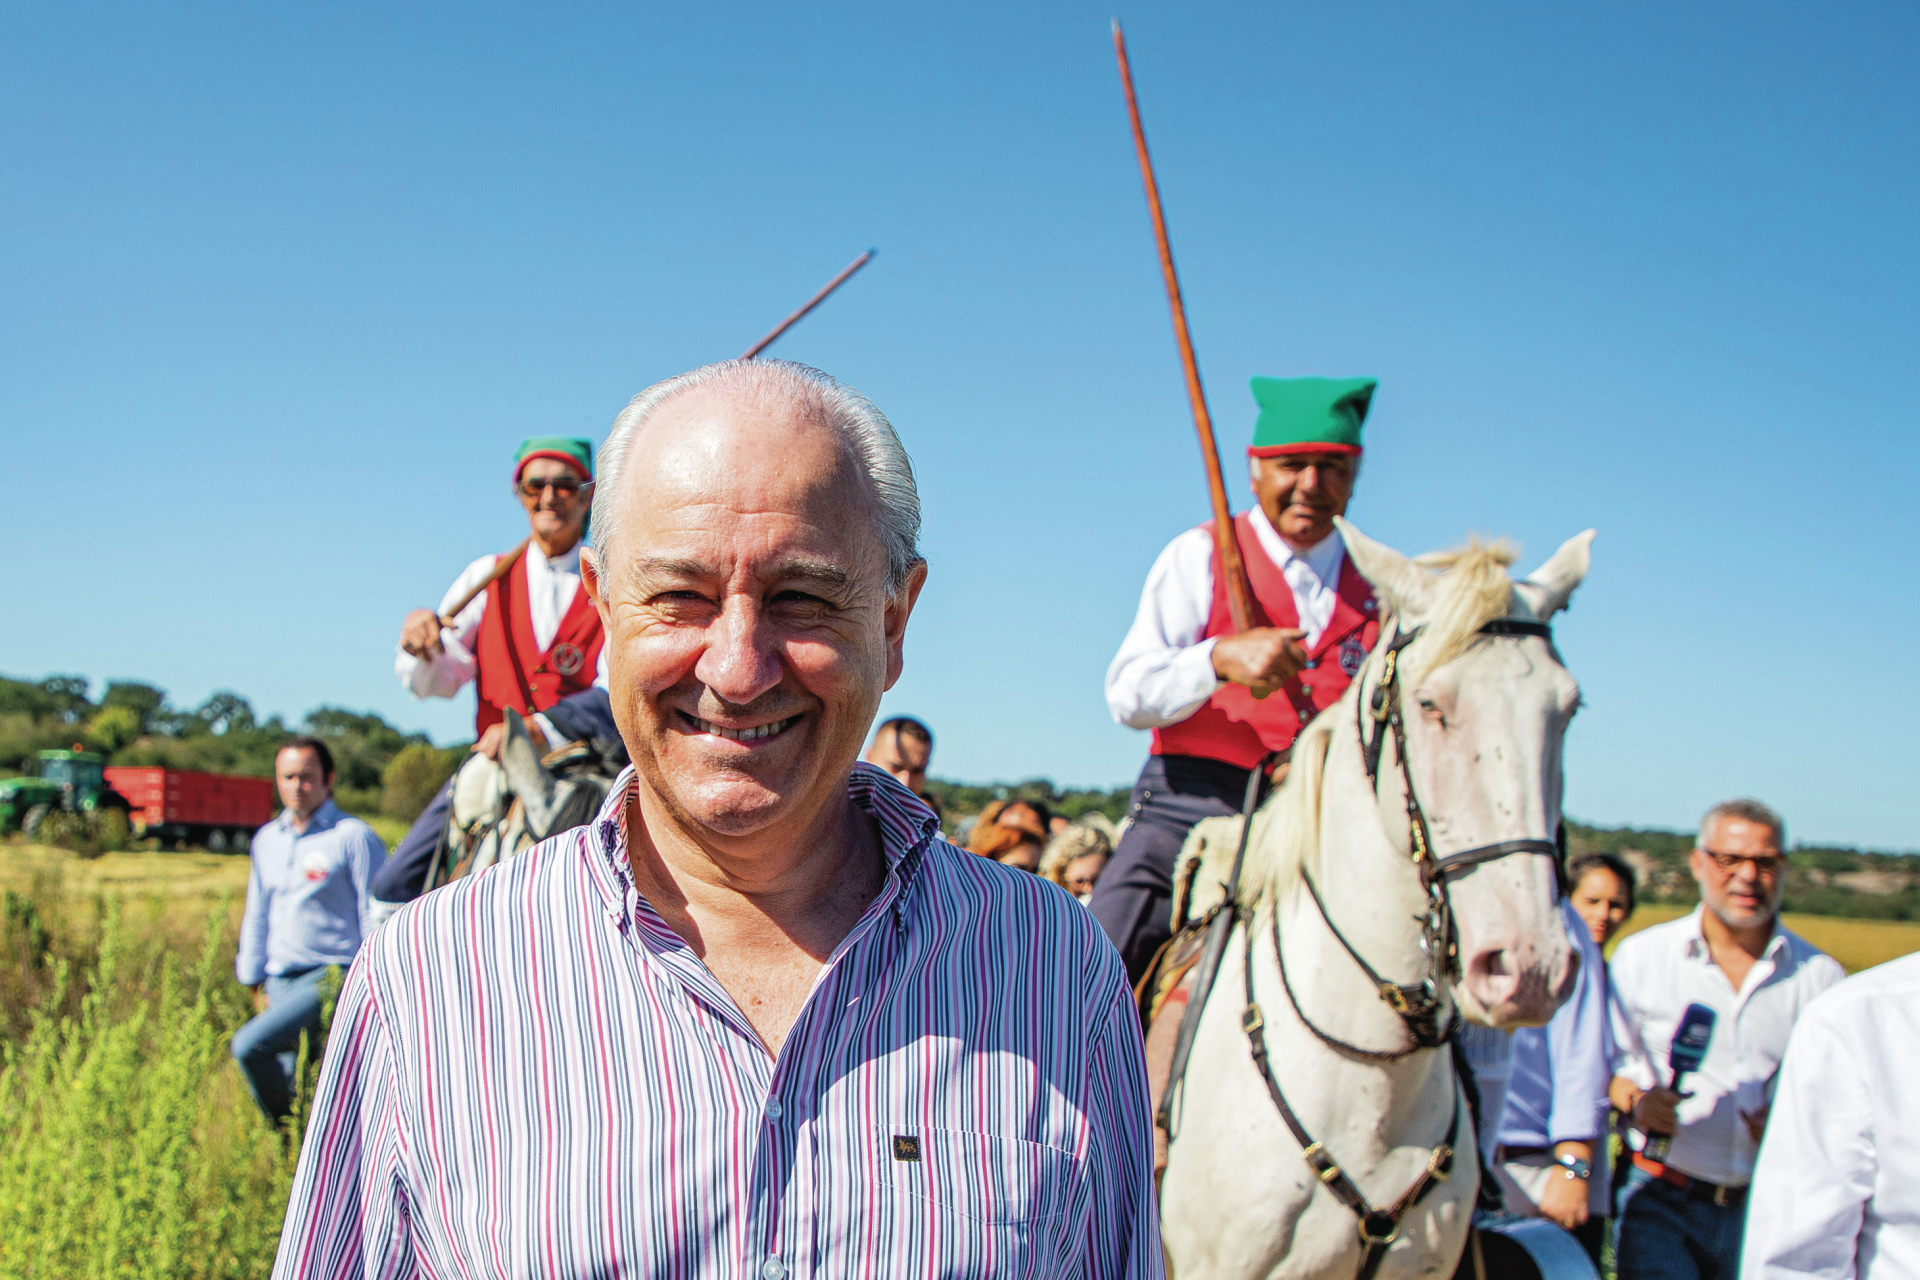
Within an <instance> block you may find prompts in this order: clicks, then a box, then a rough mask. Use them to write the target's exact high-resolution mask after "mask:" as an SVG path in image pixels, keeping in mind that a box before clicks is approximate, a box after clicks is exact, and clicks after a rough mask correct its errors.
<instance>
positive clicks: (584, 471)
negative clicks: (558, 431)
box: [513, 436, 593, 480]
mask: <svg viewBox="0 0 1920 1280" xmlns="http://www.w3.org/2000/svg"><path fill="white" fill-rule="evenodd" d="M535 458H558V459H560V461H562V462H568V463H572V464H573V467H574V469H575V470H576V471H578V472H579V473H580V478H581V479H583V480H591V479H593V441H591V440H582V439H580V438H579V437H577V436H529V437H527V438H526V439H525V440H522V441H521V442H520V448H519V451H518V452H516V453H515V454H514V455H513V478H514V479H515V480H518V479H519V478H520V473H521V472H522V471H524V470H525V469H526V466H527V464H528V463H529V462H532V461H533V460H534V459H535Z"/></svg>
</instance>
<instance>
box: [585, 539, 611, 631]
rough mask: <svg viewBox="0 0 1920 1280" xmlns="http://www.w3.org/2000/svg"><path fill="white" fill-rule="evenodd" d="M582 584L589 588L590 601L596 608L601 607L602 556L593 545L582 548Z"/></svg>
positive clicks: (588, 596)
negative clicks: (600, 556)
mask: <svg viewBox="0 0 1920 1280" xmlns="http://www.w3.org/2000/svg"><path fill="white" fill-rule="evenodd" d="M580 585H581V586H583V587H585V588H586V589H587V600H588V602H589V603H591V604H592V605H593V607H594V608H596V609H598V608H600V607H601V591H600V558H599V557H598V556H596V555H595V554H594V551H593V548H592V547H582V548H580ZM604 620H605V619H604V615H603V617H602V621H604Z"/></svg>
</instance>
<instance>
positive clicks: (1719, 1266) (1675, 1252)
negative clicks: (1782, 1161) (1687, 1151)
mask: <svg viewBox="0 0 1920 1280" xmlns="http://www.w3.org/2000/svg"><path fill="white" fill-rule="evenodd" d="M1746 1221H1747V1209H1746V1204H1745V1202H1742V1203H1741V1204H1739V1205H1717V1204H1714V1203H1713V1202H1712V1201H1710V1200H1702V1199H1697V1198H1695V1197H1692V1196H1689V1195H1688V1194H1687V1193H1686V1192H1685V1191H1683V1190H1681V1189H1680V1188H1679V1187H1676V1186H1673V1185H1672V1184H1670V1183H1665V1182H1662V1181H1660V1180H1659V1179H1658V1178H1656V1177H1654V1176H1653V1175H1652V1174H1650V1173H1648V1172H1647V1171H1646V1170H1644V1169H1634V1170H1632V1171H1631V1172H1630V1173H1628V1174H1627V1182H1626V1185H1625V1186H1623V1187H1621V1188H1620V1205H1619V1211H1618V1213H1617V1214H1616V1215H1615V1217H1614V1232H1615V1234H1614V1240H1613V1261H1614V1272H1615V1274H1617V1275H1618V1276H1619V1277H1620V1280H1734V1277H1735V1276H1737V1275H1738V1274H1739V1271H1740V1235H1741V1232H1742V1231H1743V1230H1744V1229H1745V1227H1746Z"/></svg>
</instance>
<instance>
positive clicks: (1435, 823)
mask: <svg viewBox="0 0 1920 1280" xmlns="http://www.w3.org/2000/svg"><path fill="white" fill-rule="evenodd" d="M1340 532H1341V534H1342V535H1343V536H1344V538H1345V540H1346V545H1347V550H1348V552H1349V553H1350V554H1351V555H1352V556H1353V561H1354V564H1355V566H1356V567H1357V568H1358V569H1359V570H1360V572H1361V573H1363V574H1364V575H1366V577H1367V580H1368V581H1370V582H1371V583H1372V584H1373V586H1374V589H1375V592H1376V593H1377V594H1378V595H1379V596H1380V598H1381V600H1382V601H1383V602H1384V604H1385V605H1386V606H1387V608H1388V609H1389V610H1390V611H1391V621H1390V623H1389V625H1387V626H1384V627H1383V628H1382V630H1381V638H1380V648H1379V649H1377V650H1376V652H1375V654H1374V657H1373V660H1372V661H1370V662H1369V663H1368V664H1367V668H1366V670H1365V671H1364V672H1363V673H1362V676H1361V677H1360V678H1361V681H1362V682H1363V684H1364V687H1363V688H1362V689H1360V690H1359V691H1358V694H1359V696H1360V697H1361V699H1362V705H1363V706H1365V705H1368V703H1367V701H1366V700H1367V699H1370V698H1371V697H1372V695H1373V693H1374V690H1375V689H1376V688H1377V687H1378V685H1379V682H1380V681H1381V680H1382V679H1383V678H1384V676H1385V674H1386V670H1387V663H1386V661H1385V656H1384V655H1385V651H1386V650H1387V649H1388V648H1389V647H1391V646H1392V645H1393V644H1394V643H1395V641H1396V639H1404V638H1405V637H1406V636H1407V635H1408V633H1411V632H1414V631H1415V629H1416V628H1417V629H1418V634H1417V635H1415V637H1414V639H1413V640H1412V642H1411V643H1407V644H1405V646H1404V647H1403V648H1401V649H1400V651H1399V652H1398V653H1397V654H1396V655H1395V666H1396V667H1397V671H1396V672H1395V680H1394V688H1393V689H1392V690H1391V692H1392V693H1394V694H1395V695H1396V697H1397V701H1398V705H1399V707H1400V711H1401V721H1402V723H1403V724H1404V726H1405V733H1406V760H1405V763H1404V765H1403V764H1402V762H1401V761H1400V760H1399V759H1398V752H1397V751H1396V750H1395V747H1394V744H1393V742H1392V740H1391V738H1392V735H1391V733H1390V732H1389V726H1388V725H1386V724H1384V723H1380V722H1377V721H1375V720H1374V718H1373V717H1372V716H1368V717H1367V723H1368V728H1369V730H1370V731H1371V732H1377V733H1380V734H1382V735H1384V736H1385V738H1386V741H1385V742H1384V744H1383V749H1382V751H1381V755H1380V766H1379V770H1380V777H1379V789H1378V794H1379V797H1380V805H1381V815H1382V818H1383V819H1384V820H1385V821H1386V822H1387V823H1388V824H1389V829H1390V830H1402V829H1408V828H1410V826H1411V823H1410V820H1409V818H1408V815H1407V812H1406V805H1405V799H1404V796H1405V791H1404V785H1403V784H1402V782H1401V778H1402V776H1403V768H1404V771H1405V774H1404V776H1407V777H1411V779H1412V782H1413V788H1414V793H1415V795H1416V796H1417V797H1418V800H1419V805H1420V809H1421V812H1423V813H1424V814H1425V816H1426V823H1427V829H1428V833H1429V835H1430V838H1431V844H1432V850H1431V852H1432V855H1433V857H1434V858H1436V859H1438V860H1439V863H1440V865H1441V866H1442V867H1443V868H1445V871H1444V882H1445V884H1446V887H1447V890H1448V892H1449V894H1450V896H1451V899H1452V910H1453V917H1454V921H1455V925H1456V928H1457V930H1458V933H1457V938H1458V947H1459V952H1458V963H1459V977H1458V980H1457V981H1456V982H1455V983H1454V995H1455V998H1456V1000H1458V1002H1459V1005H1460V1009H1461V1011H1462V1012H1463V1013H1464V1014H1465V1015H1466V1016H1467V1017H1468V1018H1469V1019H1471V1020H1472V1021H1474V1022H1479V1023H1484V1024H1486V1025H1489V1026H1494V1027H1501V1028H1510V1027H1515V1026H1524V1025H1538V1024H1540V1023H1543V1022H1545V1021H1546V1020H1547V1019H1548V1018H1549V1017H1551V1016H1552V1014H1553V1011H1554V1009H1556V1008H1557V1007H1558V1006H1559V1005H1560V1003H1561V1001H1563V1000H1564V999H1566V997H1567V994H1568V993H1569V992H1570V991H1571V990H1572V988H1573V982H1574V978H1575V976H1576V974H1577V970H1578V966H1579V956H1578V953H1577V952H1575V951H1574V950H1573V949H1572V947H1571V946H1570V945H1569V942H1568V939H1567V934H1566V930H1565V927H1564V926H1563V924H1562V921H1561V916H1560V912H1559V909H1558V905H1557V899H1558V896H1559V894H1558V887H1557V883H1556V867H1555V862H1554V859H1552V858H1551V857H1545V856H1540V853H1539V852H1538V850H1539V849H1540V848H1541V844H1540V842H1551V841H1553V840H1554V839H1555V838H1556V834H1557V832H1558V830H1559V826H1560V799H1561V786H1562V777H1561V748H1562V744H1563V740H1564V739H1565V737H1566V732H1567V723H1568V721H1570V720H1571V719H1572V718H1573V713H1574V711H1575V710H1576V709H1577V708H1578V707H1579V705H1580V686H1579V685H1578V684H1576V683H1575V682H1574V679H1573V677H1572V676H1571V675H1570V674H1568V672H1567V669H1566V668H1565V667H1563V666H1561V665H1560V659H1559V655H1558V654H1557V653H1556V652H1555V650H1554V647H1553V642H1552V640H1551V639H1549V638H1547V637H1546V636H1544V635H1539V634H1530V633H1529V632H1528V630H1527V629H1526V628H1525V627H1512V626H1509V627H1507V628H1505V629H1504V630H1503V629H1502V628H1500V627H1498V626H1495V627H1494V628H1492V629H1491V630H1483V628H1487V625H1488V624H1489V623H1495V624H1498V623H1500V622H1502V621H1503V620H1504V621H1506V622H1508V623H1545V622H1546V621H1547V620H1548V619H1549V618H1551V617H1552V616H1553V615H1554V614H1555V613H1557V612H1558V611H1559V610H1560V609H1562V608H1564V607H1565V606H1566V603H1567V598H1568V597H1569V596H1570V595H1572V594H1573V589H1574V588H1575V587H1577V586H1579V585H1580V580H1581V579H1582V578H1583V577H1585V576H1586V572H1587V566H1588V563H1589V550H1588V549H1589V546H1590V544H1591V543H1592V541H1593V531H1592V530H1588V531H1587V532H1586V533H1583V534H1580V535H1579V536H1577V537H1575V538H1572V539H1569V540H1568V541H1567V543H1566V544H1565V545H1564V546H1562V547H1561V548H1560V549H1559V550H1558V551H1557V552H1555V553H1554V555H1553V558H1552V559H1550V560H1548V561H1547V563H1546V564H1544V565H1542V566H1541V567H1540V569H1539V570H1537V571H1536V572H1535V573H1534V574H1533V575H1532V576H1530V577H1528V578H1526V579H1524V580H1522V581H1519V582H1515V581H1513V580H1512V579H1510V578H1509V577H1508V576H1507V565H1509V564H1510V563H1512V561H1513V553H1512V551H1511V550H1510V549H1509V548H1507V547H1506V546H1504V545H1500V544H1496V545H1495V546H1492V547H1488V546H1485V545H1480V544H1471V545H1469V546H1468V547H1467V548H1466V549H1465V550H1464V551H1459V552H1452V553H1447V554H1444V555H1439V556H1425V557H1421V558H1420V559H1418V560H1413V559H1409V558H1408V557H1406V556H1403V555H1401V554H1400V553H1399V552H1397V551H1395V550H1393V549H1392V548H1390V547H1387V546H1384V545H1382V544H1381V543H1378V542H1375V541H1373V540H1372V539H1370V538H1368V537H1366V536H1365V535H1363V534H1361V533H1360V532H1359V531H1358V530H1357V529H1355V528H1354V527H1353V526H1352V525H1350V524H1347V523H1346V522H1345V521H1344V520H1343V521H1341V524H1340ZM1411 839H1412V833H1411V831H1410V830H1409V840H1411ZM1508 841H1530V842H1534V843H1533V845H1532V847H1531V849H1523V850H1522V851H1521V852H1518V853H1508V854H1506V855H1505V856H1495V857H1491V858H1488V859H1487V860H1484V861H1475V860H1474V859H1476V858H1479V857H1483V856H1485V854H1486V853H1489V852H1498V851H1497V849H1495V848H1494V847H1495V846H1499V845H1501V844H1503V843H1504V842H1508ZM1462 855H1467V857H1465V858H1462ZM1450 858H1459V859H1461V862H1460V863H1456V865H1455V866H1453V867H1451V868H1448V867H1447V862H1448V860H1449V859H1450Z"/></svg>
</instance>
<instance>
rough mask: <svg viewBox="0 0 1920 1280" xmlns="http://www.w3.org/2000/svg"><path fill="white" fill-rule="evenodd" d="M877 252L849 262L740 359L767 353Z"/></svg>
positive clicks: (868, 251) (868, 253) (749, 348)
mask: <svg viewBox="0 0 1920 1280" xmlns="http://www.w3.org/2000/svg"><path fill="white" fill-rule="evenodd" d="M875 252H876V250H873V249H869V250H867V251H866V252H865V253H863V254H861V255H860V256H859V257H857V258H855V259H854V260H853V261H852V262H849V263H848V264H847V265H846V266H844V267H842V268H841V269H840V274H839V275H837V276H835V277H834V278H833V279H831V280H829V281H827V283H826V285H825V287H823V288H822V289H821V290H820V292H818V293H816V294H814V295H813V296H812V297H811V298H808V299H807V301H806V305H805V306H803V307H801V308H800V309H799V310H798V311H796V312H794V313H793V314H792V315H790V316H788V317H787V318H786V319H785V320H782V321H781V322H780V323H779V324H777V325H775V326H773V332H772V333H769V334H768V335H767V336H766V337H764V338H762V339H760V341H758V342H756V343H754V344H753V345H752V346H750V347H748V348H747V349H746V351H745V353H744V354H742V355H741V357H740V358H741V359H742V360H751V359H753V358H754V357H755V356H757V355H759V354H760V353H761V352H762V351H765V350H766V349H767V348H768V347H770V346H772V345H773V340H774V339H775V338H778V337H779V336H780V335H781V334H783V333H785V332H786V331H787V330H789V329H791V328H793V326H794V325H796V324H798V323H799V321H800V318H801V317H802V316H804V315H806V314H807V312H809V311H811V310H813V309H814V308H815V307H817V306H819V305H820V304H821V303H823V302H825V301H826V300H827V295H828V294H830V293H832V292H833V291H834V290H835V289H838V288H839V287H840V286H841V285H843V284H845V283H846V282H847V281H848V279H850V278H851V277H852V275H853V273H854V272H856V271H858V270H859V269H860V268H862V267H864V266H866V265H867V263H868V262H870V261H872V260H873V255H874V253H875Z"/></svg>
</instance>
